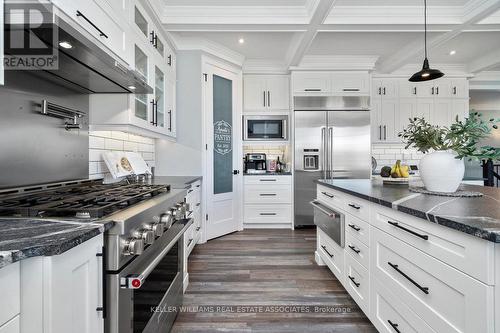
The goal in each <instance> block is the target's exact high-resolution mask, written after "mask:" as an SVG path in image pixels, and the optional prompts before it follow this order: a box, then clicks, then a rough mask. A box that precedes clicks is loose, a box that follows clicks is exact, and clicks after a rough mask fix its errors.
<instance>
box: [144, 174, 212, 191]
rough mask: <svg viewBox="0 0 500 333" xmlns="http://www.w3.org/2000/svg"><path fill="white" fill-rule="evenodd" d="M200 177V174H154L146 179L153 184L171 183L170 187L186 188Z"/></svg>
mask: <svg viewBox="0 0 500 333" xmlns="http://www.w3.org/2000/svg"><path fill="white" fill-rule="evenodd" d="M202 178H203V177H202V176H154V177H153V178H152V179H149V180H148V183H150V184H153V185H172V188H179V189H186V188H190V187H191V184H192V183H194V182H195V181H197V180H201V179H202Z"/></svg>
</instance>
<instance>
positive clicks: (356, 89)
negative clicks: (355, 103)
mask: <svg viewBox="0 0 500 333" xmlns="http://www.w3.org/2000/svg"><path fill="white" fill-rule="evenodd" d="M342 90H343V91H359V89H358V88H344V89H342Z"/></svg>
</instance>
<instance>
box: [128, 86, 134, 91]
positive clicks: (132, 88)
mask: <svg viewBox="0 0 500 333" xmlns="http://www.w3.org/2000/svg"><path fill="white" fill-rule="evenodd" d="M127 88H129V89H130V90H135V86H128V87H127Z"/></svg>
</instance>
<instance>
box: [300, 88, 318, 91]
mask: <svg viewBox="0 0 500 333" xmlns="http://www.w3.org/2000/svg"><path fill="white" fill-rule="evenodd" d="M304 91H321V89H317V88H315V89H304Z"/></svg>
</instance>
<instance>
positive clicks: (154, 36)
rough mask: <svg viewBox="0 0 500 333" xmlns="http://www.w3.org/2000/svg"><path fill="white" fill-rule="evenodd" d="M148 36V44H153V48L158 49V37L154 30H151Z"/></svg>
mask: <svg viewBox="0 0 500 333" xmlns="http://www.w3.org/2000/svg"><path fill="white" fill-rule="evenodd" d="M149 35H150V36H151V39H150V40H149V42H150V43H151V44H153V46H154V48H156V49H157V48H158V35H157V34H156V33H155V31H154V30H152V31H151V32H150V33H149Z"/></svg>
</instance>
